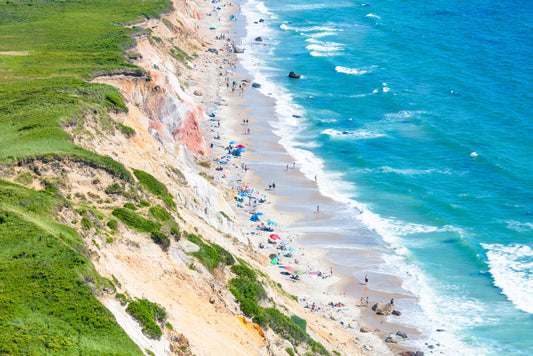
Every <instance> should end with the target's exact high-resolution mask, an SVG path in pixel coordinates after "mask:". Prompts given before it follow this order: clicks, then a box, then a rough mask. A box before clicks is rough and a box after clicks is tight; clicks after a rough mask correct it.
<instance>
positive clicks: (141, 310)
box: [126, 299, 166, 339]
mask: <svg viewBox="0 0 533 356" xmlns="http://www.w3.org/2000/svg"><path fill="white" fill-rule="evenodd" d="M126 311H127V312H128V313H129V314H130V315H131V316H133V317H134V318H135V319H136V320H137V321H139V323H140V324H141V325H142V326H143V329H142V332H143V333H144V334H145V335H147V336H148V337H150V338H152V339H160V338H161V335H162V334H163V333H162V331H161V328H160V327H159V325H158V323H163V322H164V321H165V318H166V313H165V310H164V309H163V308H161V307H160V306H159V305H157V304H155V303H152V302H150V301H149V300H146V299H137V300H136V301H132V302H130V303H129V304H128V307H127V308H126Z"/></svg>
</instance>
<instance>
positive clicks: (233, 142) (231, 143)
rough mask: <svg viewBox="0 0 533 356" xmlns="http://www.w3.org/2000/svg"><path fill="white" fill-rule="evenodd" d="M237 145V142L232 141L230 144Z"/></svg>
mask: <svg viewBox="0 0 533 356" xmlns="http://www.w3.org/2000/svg"><path fill="white" fill-rule="evenodd" d="M236 143H237V142H235V141H231V142H230V143H229V144H230V145H234V144H236Z"/></svg>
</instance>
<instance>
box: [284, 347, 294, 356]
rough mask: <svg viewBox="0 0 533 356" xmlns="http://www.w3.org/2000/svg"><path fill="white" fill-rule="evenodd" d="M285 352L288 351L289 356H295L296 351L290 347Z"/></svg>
mask: <svg viewBox="0 0 533 356" xmlns="http://www.w3.org/2000/svg"><path fill="white" fill-rule="evenodd" d="M285 351H287V353H288V354H289V356H294V351H293V350H292V349H291V348H290V347H287V348H286V349H285Z"/></svg>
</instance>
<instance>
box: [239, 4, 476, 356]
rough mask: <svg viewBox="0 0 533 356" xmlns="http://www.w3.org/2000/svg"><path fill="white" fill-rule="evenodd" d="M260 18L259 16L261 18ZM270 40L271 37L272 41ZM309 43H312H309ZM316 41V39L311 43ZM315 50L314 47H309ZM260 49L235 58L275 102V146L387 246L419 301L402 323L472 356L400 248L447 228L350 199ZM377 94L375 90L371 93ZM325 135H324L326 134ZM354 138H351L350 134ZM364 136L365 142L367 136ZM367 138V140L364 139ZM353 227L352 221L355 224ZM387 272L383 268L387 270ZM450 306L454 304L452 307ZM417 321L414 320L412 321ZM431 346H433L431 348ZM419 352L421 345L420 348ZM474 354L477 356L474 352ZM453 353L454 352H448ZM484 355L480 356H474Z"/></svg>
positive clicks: (248, 10) (249, 36) (247, 9)
mask: <svg viewBox="0 0 533 356" xmlns="http://www.w3.org/2000/svg"><path fill="white" fill-rule="evenodd" d="M254 3H255V2H254V1H247V2H245V3H243V4H242V11H243V13H244V14H245V16H246V18H247V19H250V22H252V21H254V20H256V19H257V18H258V16H259V15H260V14H261V12H260V11H258V10H257V9H254ZM261 16H262V15H261ZM281 29H282V30H294V31H300V32H305V33H309V32H316V33H319V32H325V31H332V30H333V31H334V30H335V29H334V28H333V27H331V26H321V27H308V28H302V29H299V28H292V27H291V26H289V25H282V26H281ZM266 31H269V29H268V28H267V27H265V28H260V29H258V28H257V25H256V27H254V26H253V24H248V26H247V27H246V38H245V39H244V42H245V44H246V43H253V40H254V38H255V37H257V36H260V35H262V36H266V35H265V34H264V33H265V32H266ZM271 37H272V38H274V37H275V36H271ZM311 38H312V37H311ZM315 39H316V38H315ZM309 42H311V41H309ZM312 44H317V43H311V45H312ZM261 49H262V47H260V46H250V48H249V49H248V48H247V50H246V52H245V53H244V54H241V55H239V56H240V59H241V63H242V65H243V66H244V68H245V69H247V70H248V72H249V73H251V75H252V76H253V80H254V81H255V82H258V83H261V87H260V88H258V90H259V91H260V92H261V93H263V94H264V95H268V96H271V97H272V98H274V99H275V112H276V116H277V120H275V121H272V122H270V124H271V126H272V127H273V132H274V133H275V134H276V135H277V136H278V137H279V138H280V139H279V142H280V144H281V145H282V146H283V147H284V148H285V150H286V151H287V153H288V154H290V155H291V156H292V157H294V160H295V161H296V162H297V165H298V166H299V167H300V171H301V172H302V173H303V174H304V176H305V177H307V178H308V179H309V180H312V181H313V180H314V178H315V176H317V177H318V188H319V191H320V193H321V194H322V195H324V196H327V197H330V198H332V199H334V200H336V201H338V202H339V203H340V204H344V206H346V210H348V211H350V216H351V219H354V220H358V221H359V222H360V223H361V224H362V225H364V226H366V227H367V228H368V229H369V230H371V231H375V232H376V233H378V234H379V235H381V236H382V237H383V240H384V241H386V242H387V243H389V244H390V246H391V249H392V250H391V251H394V254H392V255H388V256H389V258H390V259H389V260H387V263H386V265H385V266H384V267H383V268H391V269H392V272H391V273H392V274H395V275H399V276H400V278H402V279H403V281H404V288H406V289H407V290H409V291H411V292H412V293H413V294H415V295H418V296H419V297H420V305H419V306H416V305H415V306H414V307H413V308H415V309H416V308H419V309H418V312H413V313H411V312H410V313H409V316H413V318H412V319H409V318H407V319H406V323H409V320H411V321H412V322H414V325H413V326H414V327H421V328H422V331H423V333H424V335H429V336H430V337H431V338H433V337H434V340H436V342H440V343H441V344H442V345H449V348H448V349H452V350H454V351H455V353H456V354H469V353H470V354H473V352H468V351H467V352H465V349H464V345H462V344H461V342H460V341H457V339H458V336H457V334H456V333H455V332H454V330H456V329H459V328H460V325H459V326H453V325H451V324H450V325H449V324H448V323H445V322H441V321H442V320H444V321H445V320H446V317H445V316H444V314H442V313H439V312H438V311H439V310H440V309H439V308H437V307H436V305H435V300H437V298H436V297H435V293H434V290H433V288H432V287H430V286H431V285H432V284H431V283H430V282H429V281H427V279H426V276H425V274H424V273H423V272H422V271H421V270H419V269H418V268H417V267H416V266H414V265H412V264H408V263H407V262H406V259H405V258H406V256H408V255H409V251H408V250H407V249H405V248H404V247H402V243H401V239H402V238H405V237H407V236H409V235H411V234H420V233H433V232H438V231H441V230H443V229H444V230H446V231H448V230H449V229H451V227H437V226H426V225H418V224H405V223H404V222H402V221H398V220H394V219H385V218H383V217H381V216H380V215H378V214H376V213H374V212H372V211H371V209H370V208H369V207H368V206H367V205H366V204H364V203H361V202H358V201H356V200H354V196H356V194H357V187H356V186H355V185H354V184H352V183H348V182H346V181H345V180H343V176H342V175H341V174H340V173H337V172H333V171H325V170H324V161H323V160H322V159H320V158H318V157H317V156H315V155H314V154H313V153H312V152H310V151H309V150H306V149H304V148H302V147H303V146H302V145H301V144H299V143H298V141H297V139H296V138H297V136H298V134H299V132H300V130H302V129H303V127H304V125H303V124H302V121H303V120H302V119H301V118H299V119H298V118H294V117H293V116H292V115H293V114H298V115H301V116H302V117H304V118H305V115H304V112H303V109H302V108H301V107H300V106H298V105H297V104H295V102H294V100H293V98H292V95H291V93H290V92H289V91H288V90H287V89H285V88H284V87H282V86H279V85H275V84H274V83H273V82H272V80H271V79H270V76H269V74H267V73H269V70H266V69H265V68H264V66H263V65H262V60H261V59H260V58H261V56H260V54H261V52H260V51H261ZM313 52H317V53H316V54H317V55H322V54H323V53H324V52H320V51H314V50H313ZM376 92H377V90H376ZM411 115H413V114H412V113H409V112H402V113H395V114H391V115H390V117H388V118H386V119H390V120H401V117H402V116H406V118H407V117H410V116H411ZM362 132H363V131H360V132H359V133H358V135H359V136H361V138H364V136H365V134H363V133H362ZM326 134H328V133H326ZM352 134H353V132H352ZM373 134H378V135H379V134H380V133H379V132H373ZM341 135H342V133H341ZM366 136H369V135H368V134H366ZM367 138H368V137H367ZM354 224H355V221H354ZM387 266H388V267H387ZM455 303H456V304H460V302H459V301H455ZM451 304H453V303H451ZM415 315H416V317H415ZM435 325H445V328H446V329H447V330H450V331H449V332H446V333H439V334H438V335H434V334H435V331H434V330H435ZM436 342H435V343H436ZM421 346H423V345H421ZM477 351H478V350H477ZM452 353H453V352H452ZM478 354H483V353H478Z"/></svg>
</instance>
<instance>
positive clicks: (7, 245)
mask: <svg viewBox="0 0 533 356" xmlns="http://www.w3.org/2000/svg"><path fill="white" fill-rule="evenodd" d="M64 203H65V201H64V200H63V199H62V198H60V197H57V196H56V195H53V194H50V193H48V192H44V191H34V190H30V189H27V188H24V187H22V186H19V185H16V184H11V183H8V182H5V181H3V180H0V236H1V238H0V290H1V293H0V310H1V311H2V312H1V313H0V335H1V336H0V354H3V355H6V354H8V355H21V354H32V355H46V354H53V353H57V354H64V355H72V354H108V355H112V354H116V352H117V351H116V350H121V353H122V354H125V355H126V354H128V355H142V353H141V350H139V348H138V347H137V346H136V345H135V344H134V343H133V342H132V341H131V340H130V339H129V338H128V336H127V335H126V333H125V332H124V331H123V330H122V329H121V328H120V326H119V325H118V324H117V322H116V321H115V319H114V317H113V315H112V314H111V313H110V312H109V311H108V310H107V309H106V308H105V307H104V306H103V305H102V304H100V302H99V301H98V300H97V299H96V298H95V297H94V295H93V293H94V292H98V291H101V290H102V288H103V287H107V288H112V285H111V282H109V281H107V280H105V279H103V278H102V277H100V276H99V275H98V274H97V273H96V271H95V270H94V267H93V266H92V264H91V263H90V261H89V260H88V258H87V257H86V255H85V254H86V253H87V252H86V250H85V248H84V246H83V242H82V241H81V239H80V238H79V236H78V235H77V234H76V231H75V230H73V229H71V228H69V227H67V226H65V225H61V224H58V223H56V222H55V221H54V220H53V215H54V213H55V211H56V210H57V209H58V208H59V206H62V205H63V204H64Z"/></svg>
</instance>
